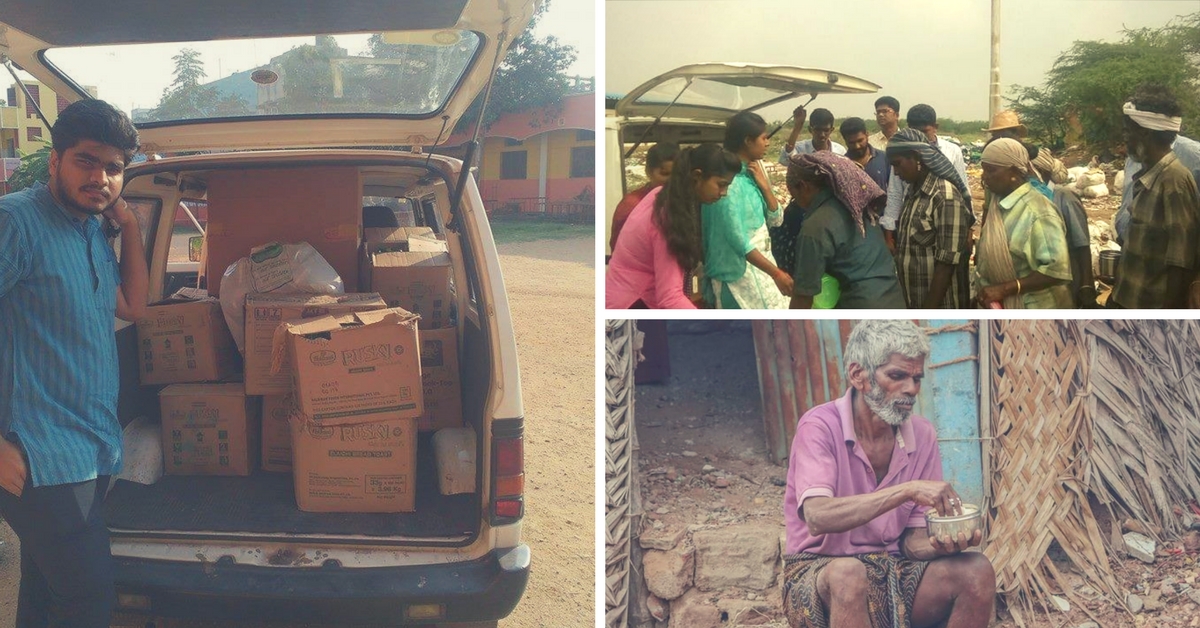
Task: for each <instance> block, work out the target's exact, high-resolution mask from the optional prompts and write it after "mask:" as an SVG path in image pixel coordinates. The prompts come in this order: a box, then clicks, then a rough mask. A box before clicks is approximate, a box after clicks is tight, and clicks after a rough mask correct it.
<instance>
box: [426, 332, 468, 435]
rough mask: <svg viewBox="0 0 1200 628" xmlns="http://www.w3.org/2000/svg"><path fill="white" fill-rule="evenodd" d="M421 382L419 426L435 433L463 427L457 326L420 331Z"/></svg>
mask: <svg viewBox="0 0 1200 628" xmlns="http://www.w3.org/2000/svg"><path fill="white" fill-rule="evenodd" d="M421 382H422V384H424V387H423V389H424V393H425V413H424V414H422V415H421V419H420V421H418V422H417V427H418V429H420V431H422V432H435V431H437V430H440V429H442V428H445V427H462V424H463V419H462V386H461V385H460V383H459V378H458V330H457V329H455V328H453V327H450V328H447V329H423V330H421Z"/></svg>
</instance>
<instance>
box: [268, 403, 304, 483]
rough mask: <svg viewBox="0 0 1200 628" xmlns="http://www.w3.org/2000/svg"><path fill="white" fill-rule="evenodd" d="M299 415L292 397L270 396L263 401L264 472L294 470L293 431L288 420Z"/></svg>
mask: <svg viewBox="0 0 1200 628" xmlns="http://www.w3.org/2000/svg"><path fill="white" fill-rule="evenodd" d="M296 414H298V410H296V400H295V398H293V397H292V395H290V394H288V395H270V396H267V397H263V401H262V470H263V471H291V470H292V429H291V427H290V426H289V425H288V420H289V419H291V418H292V417H293V416H295V415H296Z"/></svg>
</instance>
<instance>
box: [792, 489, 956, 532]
mask: <svg viewBox="0 0 1200 628" xmlns="http://www.w3.org/2000/svg"><path fill="white" fill-rule="evenodd" d="M910 501H911V502H916V503H917V504H918V505H921V506H928V507H930V508H933V509H935V510H937V511H938V512H945V513H956V514H957V513H958V512H959V504H961V503H962V500H961V499H960V498H959V496H958V493H956V492H955V491H954V487H952V486H950V484H949V483H948V482H942V481H940V480H913V481H911V482H905V483H904V484H900V485H897V486H891V487H888V488H885V489H883V490H879V491H875V492H873V493H867V494H865V495H853V496H850V497H810V498H808V499H806V500H804V503H803V504H802V505H801V507H800V513H799V514H800V518H801V519H804V521H805V523H807V524H808V530H809V532H811V533H812V534H814V535H817V536H819V535H822V534H836V533H838V532H846V531H848V530H853V529H854V528H857V527H859V526H861V525H866V524H867V523H868V522H870V521H871V520H872V519H874V518H875V517H878V516H879V515H882V514H883V513H885V512H888V511H890V510H895V509H896V508H899V507H900V505H901V504H903V503H904V502H910Z"/></svg>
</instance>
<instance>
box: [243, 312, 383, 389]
mask: <svg viewBox="0 0 1200 628" xmlns="http://www.w3.org/2000/svg"><path fill="white" fill-rule="evenodd" d="M385 308H387V303H385V302H384V300H383V299H382V298H380V297H379V295H378V294H374V293H367V294H340V295H336V296H328V295H312V294H270V293H268V294H248V295H246V341H245V342H246V393H247V394H251V395H285V394H287V393H290V392H291V391H292V379H291V376H290V375H288V374H287V373H280V374H278V375H272V374H271V353H272V347H273V343H274V341H275V329H276V328H277V327H279V324H280V323H283V322H295V321H300V320H303V319H309V318H320V317H322V316H330V315H342V314H348V313H350V312H361V311H366V310H382V309H385Z"/></svg>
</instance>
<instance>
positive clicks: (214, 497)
mask: <svg viewBox="0 0 1200 628" xmlns="http://www.w3.org/2000/svg"><path fill="white" fill-rule="evenodd" d="M430 440H431V436H430V435H428V434H425V435H422V436H421V438H420V439H419V440H418V444H417V510H416V512H413V513H319V512H302V511H300V510H299V509H297V508H296V499H295V496H294V495H293V490H292V475H291V474H290V473H266V472H261V471H260V472H258V473H255V474H252V475H251V476H250V477H217V476H179V475H164V476H163V477H162V479H160V480H159V481H158V482H155V483H154V484H150V485H143V484H137V483H135V482H129V481H124V480H122V481H119V482H117V484H116V485H115V486H114V487H113V489H112V491H111V492H110V493H109V494H108V500H107V501H106V502H105V516H106V518H107V520H108V525H109V528H111V529H112V531H113V534H114V535H115V534H121V533H125V532H127V531H135V530H136V531H141V532H154V533H163V534H167V535H169V534H171V533H183V534H193V533H220V534H231V535H236V536H239V537H242V536H245V537H253V536H255V535H261V534H270V535H277V534H279V533H280V532H281V531H287V532H289V533H291V534H297V535H314V536H327V537H340V536H356V537H357V536H369V537H403V538H404V540H406V541H413V540H426V541H430V542H432V541H435V540H436V541H439V542H445V543H462V542H464V541H467V540H469V539H470V538H471V536H472V535H473V534H474V533H475V532H476V531H477V530H478V528H479V519H480V512H479V509H480V502H479V496H477V495H472V494H466V495H442V494H441V493H440V492H439V491H438V486H437V473H436V469H435V468H434V464H433V462H434V461H433V446H432V444H431V443H430ZM156 536H158V535H156Z"/></svg>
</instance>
